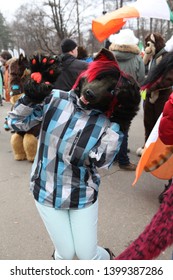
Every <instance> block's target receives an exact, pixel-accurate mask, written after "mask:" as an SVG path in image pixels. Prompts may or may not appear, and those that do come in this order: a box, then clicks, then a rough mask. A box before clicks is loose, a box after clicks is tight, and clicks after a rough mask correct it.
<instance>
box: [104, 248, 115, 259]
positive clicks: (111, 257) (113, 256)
mask: <svg viewBox="0 0 173 280" xmlns="http://www.w3.org/2000/svg"><path fill="white" fill-rule="evenodd" d="M105 250H106V251H107V252H108V253H109V255H110V260H114V259H115V255H114V253H113V252H112V251H111V250H110V249H109V248H105Z"/></svg>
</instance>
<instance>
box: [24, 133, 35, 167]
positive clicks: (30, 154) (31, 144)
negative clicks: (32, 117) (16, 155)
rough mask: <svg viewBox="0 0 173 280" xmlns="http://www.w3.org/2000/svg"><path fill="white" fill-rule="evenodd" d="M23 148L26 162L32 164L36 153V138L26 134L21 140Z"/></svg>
mask: <svg viewBox="0 0 173 280" xmlns="http://www.w3.org/2000/svg"><path fill="white" fill-rule="evenodd" d="M23 147H24V150H25V153H26V158H27V160H28V161H31V162H33V161H34V158H35V155H36V151H37V138H36V137H35V136H34V135H32V134H29V133H26V134H25V135H24V138H23Z"/></svg>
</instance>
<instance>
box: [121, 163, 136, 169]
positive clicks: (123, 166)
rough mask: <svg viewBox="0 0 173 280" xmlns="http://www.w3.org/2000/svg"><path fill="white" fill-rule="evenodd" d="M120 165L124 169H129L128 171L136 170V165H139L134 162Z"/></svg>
mask: <svg viewBox="0 0 173 280" xmlns="http://www.w3.org/2000/svg"><path fill="white" fill-rule="evenodd" d="M119 167H120V168H121V169H123V170H127V171H135V170H136V167H137V165H136V164H134V163H131V162H130V163H129V164H126V165H125V164H124V165H123V164H119Z"/></svg>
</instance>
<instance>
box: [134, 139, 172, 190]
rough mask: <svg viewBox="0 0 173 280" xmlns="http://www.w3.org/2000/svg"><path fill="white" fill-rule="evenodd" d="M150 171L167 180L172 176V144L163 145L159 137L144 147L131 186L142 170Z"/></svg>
mask: <svg viewBox="0 0 173 280" xmlns="http://www.w3.org/2000/svg"><path fill="white" fill-rule="evenodd" d="M143 171H146V172H150V173H151V174H152V175H153V176H155V177H157V178H159V179H163V180H169V179H170V178H172V177H173V146H171V145H165V144H164V143H163V142H162V141H161V140H160V138H158V139H157V140H156V142H153V143H151V144H150V145H149V147H148V148H146V147H145V149H144V152H143V154H142V156H141V159H140V161H139V163H138V165H137V168H136V177H135V180H134V182H133V184H132V185H133V186H134V185H135V184H136V182H137V181H138V179H139V177H140V176H141V174H142V172H143Z"/></svg>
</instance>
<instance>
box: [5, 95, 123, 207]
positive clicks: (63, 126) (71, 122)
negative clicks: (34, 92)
mask: <svg viewBox="0 0 173 280" xmlns="http://www.w3.org/2000/svg"><path fill="white" fill-rule="evenodd" d="M25 103H26V96H24V97H22V98H21V99H20V100H19V101H18V103H17V104H16V105H15V107H14V109H13V111H12V112H10V113H9V115H8V123H9V125H10V126H11V128H12V129H13V130H15V131H21V130H22V131H27V130H29V129H30V128H32V127H34V126H35V125H38V124H39V123H40V124H41V130H40V135H39V140H38V148H37V154H36V157H35V160H34V163H33V166H32V173H31V189H32V192H33V194H34V198H35V199H36V200H37V201H38V202H40V203H43V204H45V205H47V206H50V207H54V208H57V209H58V208H65V209H70V208H76V209H78V208H83V207H86V206H89V205H90V204H92V203H94V202H95V201H96V199H97V196H98V188H99V185H100V176H99V174H98V172H97V170H96V168H97V167H98V168H108V167H109V166H110V165H111V164H112V162H113V159H114V157H115V155H116V154H117V152H118V151H119V147H120V144H121V142H122V137H123V135H122V133H121V132H120V130H119V125H118V124H116V123H111V122H110V121H109V120H108V118H107V117H106V116H105V115H104V114H102V113H101V112H100V111H98V110H84V109H83V108H82V107H81V106H80V104H79V100H78V97H77V96H76V94H75V93H74V92H73V91H70V92H63V91H59V90H53V91H52V93H51V95H50V96H48V97H47V98H46V99H45V100H44V102H43V103H42V104H33V103H29V104H26V105H25Z"/></svg>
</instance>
